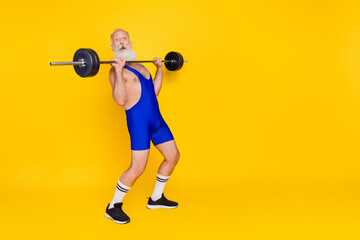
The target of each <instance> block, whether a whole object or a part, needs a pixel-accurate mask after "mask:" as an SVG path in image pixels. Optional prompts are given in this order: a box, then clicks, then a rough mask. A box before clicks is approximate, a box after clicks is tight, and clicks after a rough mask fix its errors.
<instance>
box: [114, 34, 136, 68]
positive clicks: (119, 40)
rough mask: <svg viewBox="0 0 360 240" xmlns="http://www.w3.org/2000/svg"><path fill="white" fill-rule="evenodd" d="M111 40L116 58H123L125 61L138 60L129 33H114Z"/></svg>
mask: <svg viewBox="0 0 360 240" xmlns="http://www.w3.org/2000/svg"><path fill="white" fill-rule="evenodd" d="M111 40H112V42H113V45H112V46H111V49H112V50H113V51H114V53H115V57H122V58H124V59H125V61H133V60H136V53H135V52H134V51H133V50H132V49H131V46H132V44H131V42H130V39H129V34H128V33H127V32H125V31H122V30H119V31H116V32H114V33H113V35H112V38H111Z"/></svg>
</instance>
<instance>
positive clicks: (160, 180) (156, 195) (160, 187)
mask: <svg viewBox="0 0 360 240" xmlns="http://www.w3.org/2000/svg"><path fill="white" fill-rule="evenodd" d="M169 178H170V176H162V175H160V174H157V177H156V184H155V188H154V192H153V194H152V195H151V199H152V200H153V201H156V200H158V199H160V198H161V196H162V193H163V191H164V188H165V184H166V182H167V181H168V180H169Z"/></svg>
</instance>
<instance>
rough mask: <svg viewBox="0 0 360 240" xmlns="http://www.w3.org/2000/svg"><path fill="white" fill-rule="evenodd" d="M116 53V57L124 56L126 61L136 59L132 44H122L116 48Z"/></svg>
mask: <svg viewBox="0 0 360 240" xmlns="http://www.w3.org/2000/svg"><path fill="white" fill-rule="evenodd" d="M123 48H126V49H123ZM114 53H115V57H122V58H124V60H125V61H134V60H136V53H135V52H134V51H133V50H132V49H131V46H124V45H120V46H119V47H118V48H114Z"/></svg>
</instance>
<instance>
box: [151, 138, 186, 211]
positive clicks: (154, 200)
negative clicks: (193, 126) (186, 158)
mask: <svg viewBox="0 0 360 240" xmlns="http://www.w3.org/2000/svg"><path fill="white" fill-rule="evenodd" d="M156 148H157V149H158V150H159V151H160V152H161V154H162V155H163V156H164V158H165V159H164V161H163V162H162V163H161V165H160V167H159V170H158V173H157V177H156V184H155V188H154V191H153V194H152V195H151V197H150V199H149V202H148V208H152V209H153V208H159V207H164V208H175V207H177V205H178V204H177V203H176V202H172V201H168V200H167V199H165V198H164V197H163V191H164V188H165V184H166V182H167V181H168V180H169V178H170V175H171V174H172V172H173V170H174V168H175V166H176V164H177V163H178V161H179V158H180V153H179V150H178V148H177V146H176V144H175V141H174V140H172V141H168V142H165V143H161V144H158V145H156Z"/></svg>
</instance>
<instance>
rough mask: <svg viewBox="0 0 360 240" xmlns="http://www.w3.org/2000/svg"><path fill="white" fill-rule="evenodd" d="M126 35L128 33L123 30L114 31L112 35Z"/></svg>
mask: <svg viewBox="0 0 360 240" xmlns="http://www.w3.org/2000/svg"><path fill="white" fill-rule="evenodd" d="M124 35H125V36H128V33H127V32H125V31H117V32H115V33H114V36H113V37H117V36H124Z"/></svg>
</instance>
